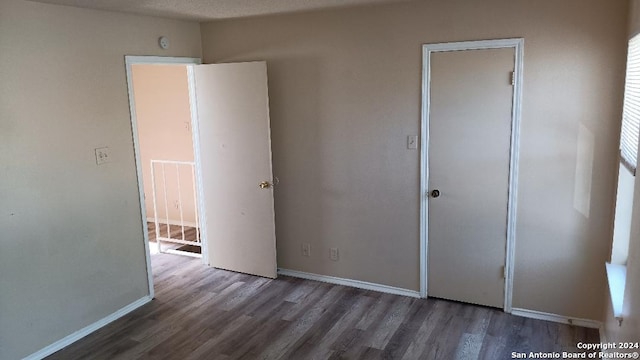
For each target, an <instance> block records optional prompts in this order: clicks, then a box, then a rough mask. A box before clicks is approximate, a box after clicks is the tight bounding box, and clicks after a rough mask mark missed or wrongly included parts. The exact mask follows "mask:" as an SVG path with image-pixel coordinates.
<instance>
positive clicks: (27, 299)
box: [0, 0, 201, 359]
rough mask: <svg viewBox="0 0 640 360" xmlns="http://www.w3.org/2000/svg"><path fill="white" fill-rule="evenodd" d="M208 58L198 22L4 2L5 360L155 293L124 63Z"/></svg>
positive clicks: (0, 355) (1, 258)
mask: <svg viewBox="0 0 640 360" xmlns="http://www.w3.org/2000/svg"><path fill="white" fill-rule="evenodd" d="M161 35H166V36H168V37H169V38H170V39H171V49H170V50H169V51H162V50H161V49H160V48H159V47H158V45H157V39H158V37H159V36H161ZM200 49H201V47H200V32H199V26H198V24H195V23H188V22H180V21H170V20H162V19H156V18H148V17H140V16H130V15H124V14H119V13H109V12H101V11H92V10H84V9H77V8H70V7H62V6H53V5H45V4H40V3H34V2H27V1H21V0H2V1H0V54H1V55H0V74H2V80H1V81H0V174H1V175H0V204H2V205H1V206H0V274H1V275H0V359H19V358H22V357H24V356H27V355H29V354H31V353H34V352H36V351H38V350H39V349H41V348H43V347H45V346H47V345H49V344H51V343H53V342H55V341H57V340H59V339H61V338H64V337H65V336H67V335H69V334H71V333H73V332H74V331H77V330H79V329H81V328H83V327H85V326H87V325H89V324H91V323H93V322H95V321H97V320H99V319H101V318H103V317H105V316H107V315H109V314H111V313H113V312H115V311H116V310H118V309H120V308H122V307H124V306H126V305H128V304H130V303H132V302H134V301H136V300H138V299H140V298H142V297H144V296H146V295H147V294H148V288H147V274H146V268H145V262H144V250H143V239H142V223H141V218H140V203H139V198H138V189H137V182H136V168H135V163H134V156H133V143H132V137H131V136H132V135H131V126H130V120H129V105H128V98H127V85H126V79H125V67H124V56H125V55H167V56H191V57H199V56H200V53H201V50H200ZM103 146H108V147H109V148H110V149H111V156H112V162H111V163H108V164H105V165H101V166H97V165H96V163H95V157H94V148H97V147H103Z"/></svg>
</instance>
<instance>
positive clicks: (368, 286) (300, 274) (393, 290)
mask: <svg viewBox="0 0 640 360" xmlns="http://www.w3.org/2000/svg"><path fill="white" fill-rule="evenodd" d="M278 274H280V275H284V276H292V277H297V278H302V279H307V280H315V281H322V282H326V283H330V284H336V285H344V286H351V287H354V288H358V289H365V290H373V291H378V292H383V293H388V294H394V295H402V296H409V297H414V298H419V297H420V292H419V291H414V290H408V289H402V288H397V287H393V286H388V285H382V284H376V283H371V282H366V281H360V280H352V279H345V278H339V277H334V276H326V275H318V274H312V273H308V272H304V271H296V270H289V269H278Z"/></svg>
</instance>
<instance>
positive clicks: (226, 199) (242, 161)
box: [193, 62, 276, 278]
mask: <svg viewBox="0 0 640 360" xmlns="http://www.w3.org/2000/svg"><path fill="white" fill-rule="evenodd" d="M193 79H194V92H195V98H196V109H197V114H198V115H197V117H198V132H199V141H198V142H199V158H200V161H199V162H200V174H201V175H200V176H201V181H202V191H203V194H202V197H203V205H204V206H203V209H204V222H205V227H204V230H205V236H206V239H207V251H208V255H209V264H210V265H211V266H213V267H216V268H221V269H226V270H232V271H237V272H242V273H247V274H253V275H258V276H264V277H269V278H275V277H276V237H275V225H274V210H273V185H272V183H271V181H272V179H273V173H272V169H271V137H270V127H269V98H268V91H267V66H266V63H265V62H248V63H233V64H213V65H196V66H194V69H193ZM261 184H262V185H261Z"/></svg>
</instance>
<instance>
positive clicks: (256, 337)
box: [48, 254, 599, 360]
mask: <svg viewBox="0 0 640 360" xmlns="http://www.w3.org/2000/svg"><path fill="white" fill-rule="evenodd" d="M152 262H153V272H154V278H155V288H156V299H155V300H153V301H152V302H151V303H150V304H147V305H145V306H143V307H142V308H140V309H138V310H136V311H134V312H132V313H131V314H129V315H127V316H125V317H124V318H122V319H119V320H117V321H115V322H114V323H112V324H110V325H108V326H106V327H104V328H102V329H100V330H99V331H97V332H95V333H93V334H91V335H89V336H87V337H86V338H84V339H81V340H80V341H78V342H77V343H75V344H72V345H70V346H69V347H67V348H65V349H63V350H61V351H59V352H57V353H55V354H53V355H52V356H50V357H49V358H48V359H64V360H71V359H110V360H111V359H180V360H183V359H184V360H189V359H464V360H466V359H511V352H512V351H517V352H528V351H536V352H538V351H543V352H551V351H577V349H576V344H577V343H578V342H579V341H582V342H587V343H595V342H599V338H598V332H597V331H596V330H593V329H585V328H580V327H574V326H569V325H562V324H556V323H551V322H546V321H541V320H532V319H526V318H521V317H516V316H512V315H508V314H505V313H503V312H502V311H499V310H496V309H489V308H484V307H478V306H472V305H465V304H461V303H456V302H451V301H444V300H436V299H414V298H408V297H403V296H396V295H389V294H382V293H377V292H373V291H367V290H360V289H354V288H349V287H345V286H338V285H331V284H326V283H321V282H315V281H309V280H301V279H296V278H291V277H284V276H282V277H279V278H278V279H276V280H269V279H264V278H259V277H254V276H249V275H244V274H238V273H233V272H228V271H223V270H216V269H212V268H207V267H205V266H203V265H202V264H201V261H200V260H199V259H194V258H188V257H181V256H176V255H170V254H158V255H154V256H153V257H152Z"/></svg>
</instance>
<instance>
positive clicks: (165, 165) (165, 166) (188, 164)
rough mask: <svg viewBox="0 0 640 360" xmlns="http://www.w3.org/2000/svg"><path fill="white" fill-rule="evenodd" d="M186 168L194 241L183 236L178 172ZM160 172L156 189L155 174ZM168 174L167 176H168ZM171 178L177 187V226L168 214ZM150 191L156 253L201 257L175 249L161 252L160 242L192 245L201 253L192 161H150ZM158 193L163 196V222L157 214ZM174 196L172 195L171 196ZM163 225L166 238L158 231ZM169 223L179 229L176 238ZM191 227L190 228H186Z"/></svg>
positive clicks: (180, 182)
mask: <svg viewBox="0 0 640 360" xmlns="http://www.w3.org/2000/svg"><path fill="white" fill-rule="evenodd" d="M184 168H188V169H189V170H190V171H189V174H190V177H191V186H192V196H193V199H192V200H193V214H194V217H195V221H194V222H190V225H193V224H194V223H195V239H189V240H188V239H187V238H186V236H185V217H184V211H183V206H182V204H183V201H182V200H183V192H184V189H183V188H182V183H183V180H182V179H181V175H180V170H181V169H184ZM173 170H175V175H171V174H170V172H172V171H173ZM158 172H160V174H159V175H161V177H162V184H161V185H162V186H161V188H160V189H158V184H157V183H158V181H156V174H157V173H158ZM168 172H169V174H168ZM168 176H169V177H171V176H173V177H174V179H172V180H175V183H176V185H177V186H176V187H177V197H178V199H177V208H178V210H179V213H180V221H179V225H176V224H175V223H176V221H172V219H171V216H170V214H169V202H168V196H167V177H168ZM151 189H152V194H153V218H154V224H155V234H156V244H157V250H158V252H167V253H177V254H180V255H189V256H195V257H202V254H197V253H193V252H188V251H180V250H175V249H166V250H164V251H163V249H162V242H167V243H173V244H181V245H192V246H198V247H200V250H201V252H202V239H201V237H200V224H199V223H198V201H197V193H196V177H195V163H194V162H192V161H174V160H151ZM158 191H161V192H162V194H163V196H162V198H163V200H164V201H163V203H164V204H163V205H164V215H165V217H164V219H163V220H164V221H162V222H161V221H160V220H161V219H160V218H159V214H158V197H159V196H158V194H159V193H158ZM172 195H174V194H172ZM161 223H164V225H166V232H164V233H165V234H166V236H164V235H165V234H163V231H161V229H160V224H161ZM171 223H173V224H174V228H175V226H178V227H179V228H180V232H179V234H178V235H177V236H172V235H173V234H172V232H171ZM188 227H191V226H188Z"/></svg>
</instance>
